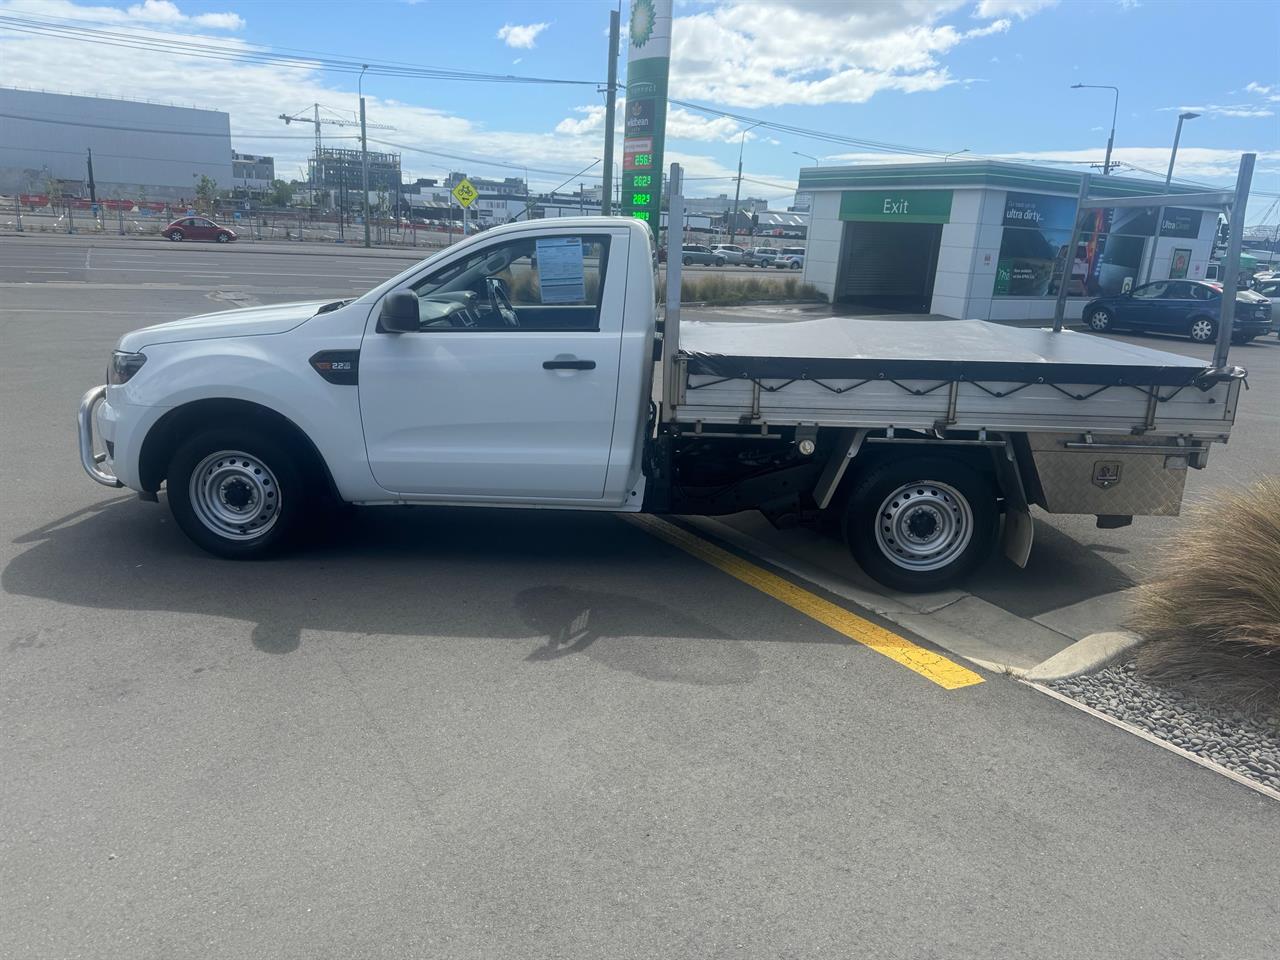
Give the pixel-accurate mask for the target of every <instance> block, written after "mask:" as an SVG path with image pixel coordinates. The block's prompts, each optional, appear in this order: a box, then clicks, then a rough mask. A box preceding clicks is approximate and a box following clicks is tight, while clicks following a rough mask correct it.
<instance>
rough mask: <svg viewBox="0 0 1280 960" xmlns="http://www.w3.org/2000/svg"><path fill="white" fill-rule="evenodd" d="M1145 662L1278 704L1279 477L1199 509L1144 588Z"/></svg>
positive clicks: (1225, 693)
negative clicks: (1152, 578) (1154, 577)
mask: <svg viewBox="0 0 1280 960" xmlns="http://www.w3.org/2000/svg"><path fill="white" fill-rule="evenodd" d="M1131 625H1132V626H1133V628H1134V629H1135V630H1137V631H1138V632H1139V633H1141V634H1143V635H1144V636H1145V637H1146V638H1147V639H1148V640H1149V641H1150V642H1148V643H1146V644H1144V645H1143V646H1142V647H1140V648H1139V650H1138V657H1137V663H1138V669H1139V671H1140V672H1142V673H1144V674H1146V675H1147V676H1149V677H1151V678H1153V679H1157V680H1168V681H1173V682H1183V683H1193V684H1194V685H1195V686H1196V687H1197V688H1199V689H1201V690H1202V691H1203V692H1205V693H1207V694H1210V695H1212V696H1214V697H1215V698H1217V699H1230V700H1232V701H1234V702H1235V703H1237V704H1239V705H1241V706H1244V707H1263V708H1266V709H1275V708H1277V707H1280V477H1268V478H1265V479H1263V480H1261V481H1260V482H1258V483H1255V484H1252V485H1251V486H1248V487H1245V488H1243V489H1235V490H1230V491H1224V492H1220V493H1218V494H1216V495H1214V496H1212V497H1210V498H1208V499H1207V500H1205V501H1203V502H1202V503H1200V504H1199V505H1197V506H1196V507H1195V508H1193V510H1192V512H1191V514H1190V516H1188V517H1187V518H1186V519H1185V520H1184V521H1183V523H1182V524H1181V527H1180V529H1179V531H1178V534H1177V536H1176V538H1175V539H1174V541H1173V542H1172V543H1171V544H1170V546H1169V548H1168V549H1167V550H1166V551H1165V553H1164V555H1163V556H1162V558H1161V563H1160V573H1159V574H1158V576H1157V577H1156V579H1155V580H1153V581H1152V582H1151V583H1149V584H1147V585H1145V586H1143V587H1142V588H1141V590H1139V592H1138V597H1137V603H1136V609H1135V613H1134V615H1133V617H1132V619H1131Z"/></svg>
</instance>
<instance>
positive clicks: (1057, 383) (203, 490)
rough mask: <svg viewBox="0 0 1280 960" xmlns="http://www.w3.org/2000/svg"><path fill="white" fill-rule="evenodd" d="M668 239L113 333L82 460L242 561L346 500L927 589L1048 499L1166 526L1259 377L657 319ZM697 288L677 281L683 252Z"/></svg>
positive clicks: (485, 258) (527, 229)
mask: <svg viewBox="0 0 1280 960" xmlns="http://www.w3.org/2000/svg"><path fill="white" fill-rule="evenodd" d="M655 260H656V258H655V257H654V253H653V249H652V243H651V238H650V233H649V230H648V228H647V227H646V226H645V225H644V224H642V223H639V222H637V221H633V220H630V219H626V218H618V217H613V218H610V217H591V218H574V219H570V218H565V219H555V220H538V221H533V222H521V223H516V224H511V225H508V226H503V227H497V228H495V229H492V230H489V231H487V232H485V233H484V234H482V235H479V236H476V237H472V238H469V239H467V240H465V241H463V242H461V243H458V244H456V245H454V246H452V247H450V248H448V249H446V250H444V251H441V252H440V253H437V254H435V255H434V256H432V257H430V258H428V259H426V260H424V261H422V262H421V263H419V264H417V265H415V266H413V267H411V268H409V269H408V270H406V271H404V272H403V273H401V274H399V275H398V276H395V277H393V278H391V279H390V280H387V281H386V282H385V283H382V284H380V285H379V286H377V287H375V288H374V289H372V290H370V291H369V292H368V293H366V294H364V295H363V296H360V297H358V298H356V299H353V300H342V301H336V302H323V301H316V302H308V303H294V304H287V305H281V306H264V307H254V308H249V309H242V310H231V311H226V312H222V313H214V314H208V315H204V316H197V317H192V318H189V319H186V320H178V321H175V322H172V323H163V324H159V325H157V326H151V327H146V328H143V329H140V330H135V331H133V332H132V333H128V334H126V335H125V336H124V337H123V338H121V340H120V342H119V344H118V346H117V348H116V350H115V351H114V353H113V354H112V356H111V358H110V362H109V367H108V373H107V383H106V384H105V385H103V386H98V387H94V388H93V389H91V390H90V391H88V393H87V394H85V396H84V398H83V400H82V402H81V405H80V412H79V434H80V455H81V461H82V463H83V466H84V468H85V470H86V471H87V472H88V473H89V475H90V476H91V477H92V478H93V479H94V480H96V481H98V482H99V483H102V484H105V485H107V486H111V487H121V486H124V487H128V488H130V489H132V490H135V491H137V492H138V493H139V494H140V495H141V497H142V498H143V499H147V500H156V499H157V494H158V492H159V491H160V490H161V489H162V488H164V489H165V491H166V494H167V499H168V501H169V506H170V509H171V510H172V512H173V515H174V518H175V519H176V521H177V523H178V525H179V526H180V527H181V529H182V530H183V531H184V532H185V533H186V534H187V535H188V536H189V537H190V538H191V539H192V540H194V541H195V542H196V543H197V544H199V545H200V546H201V547H203V548H205V549H206V550H208V551H210V552H212V553H215V554H217V555H219V556H222V557H229V558H236V559H249V558H257V557H262V556H265V555H267V554H269V553H272V552H274V551H277V550H279V549H281V548H282V547H284V546H285V545H286V544H288V543H290V542H291V541H292V540H293V538H294V536H295V535H296V534H297V533H299V531H301V530H302V529H303V528H304V527H306V526H307V525H308V524H311V523H312V522H313V518H315V517H317V516H320V515H321V514H319V513H318V512H317V511H319V510H321V509H322V508H323V505H324V504H325V503H326V502H334V501H336V502H340V503H341V502H345V503H352V504H363V505H389V504H449V505H469V506H474V505H483V506H488V507H526V508H558V509H573V510H596V511H609V512H618V513H631V512H640V511H645V512H651V513H660V514H699V515H722V514H731V513H735V512H738V511H743V510H758V511H761V512H762V513H763V514H764V515H765V516H766V517H767V518H768V519H769V520H770V521H772V522H773V523H774V524H776V525H778V526H788V525H797V524H824V523H825V524H826V525H827V526H829V527H831V528H834V529H836V530H838V531H840V533H841V534H842V535H843V537H844V539H845V541H846V542H847V544H848V546H849V549H850V550H851V551H852V553H853V556H854V557H855V558H856V559H857V561H858V562H859V563H860V564H861V565H862V567H863V568H864V569H865V570H866V572H867V573H869V574H870V575H871V576H873V577H874V578H876V579H877V580H878V581H880V582H881V583H882V584H884V585H886V586H888V587H890V588H893V589H899V590H909V591H921V590H933V589H938V588H941V587H943V586H945V585H947V584H950V583H952V582H954V581H955V580H957V579H958V578H960V577H963V576H964V575H965V574H966V573H968V572H969V571H970V570H972V569H973V568H974V567H975V566H976V565H977V564H979V563H980V562H982V560H983V559H984V558H985V557H986V556H987V555H988V553H989V551H990V550H991V549H992V548H993V546H994V545H996V544H997V543H998V542H1001V541H1003V543H1004V547H1005V550H1006V552H1008V553H1009V555H1010V556H1011V557H1012V558H1013V559H1014V560H1015V561H1016V562H1018V563H1020V564H1025V563H1026V560H1027V557H1028V554H1029V552H1030V550H1031V546H1032V523H1031V518H1030V513H1029V511H1030V508H1031V507H1032V506H1033V505H1036V506H1039V507H1040V508H1042V509H1044V510H1047V511H1050V512H1054V513H1079V514H1091V515H1094V516H1096V517H1097V522H1098V524H1099V525H1100V526H1103V527H1117V526H1122V525H1124V524H1127V523H1128V522H1129V521H1130V519H1131V518H1132V517H1133V516H1134V515H1137V514H1155V515H1175V514H1177V513H1178V510H1179V505H1180V502H1181V499H1182V492H1183V485H1184V482H1185V479H1186V476H1187V470H1188V469H1199V468H1203V467H1204V466H1205V464H1206V462H1207V460H1208V457H1209V449H1210V445H1211V444H1212V443H1215V442H1225V441H1226V440H1227V438H1228V436H1229V434H1230V431H1231V426H1232V422H1233V420H1234V418H1235V413H1236V405H1237V402H1238V400H1239V396H1240V386H1241V382H1242V378H1243V376H1244V371H1243V370H1241V369H1239V368H1223V369H1213V368H1210V367H1207V366H1206V365H1205V364H1204V363H1202V362H1200V361H1198V360H1194V359H1191V358H1188V357H1184V356H1180V355H1177V354H1172V353H1164V352H1160V351H1155V350H1149V349H1144V348H1142V347H1137V346H1132V345H1128V344H1125V343H1121V342H1117V341H1111V340H1106V339H1102V338H1099V337H1095V336H1092V335H1089V334H1085V333H1078V332H1071V331H1064V332H1059V333H1054V332H1052V331H1049V330H1027V329H1014V328H1010V327H1004V326H999V325H996V324H991V323H986V322H982V321H953V322H945V321H928V320H900V321H877V320H865V319H853V318H845V317H826V318H820V319H813V320H805V321H798V322H776V323H698V322H683V323H681V322H677V321H676V319H675V318H674V317H671V318H669V319H670V323H669V324H668V325H667V327H666V328H665V329H662V326H661V324H660V322H659V310H658V300H659V298H658V295H657V281H656V274H655V267H654V264H655ZM668 268H669V269H676V270H678V265H675V264H668Z"/></svg>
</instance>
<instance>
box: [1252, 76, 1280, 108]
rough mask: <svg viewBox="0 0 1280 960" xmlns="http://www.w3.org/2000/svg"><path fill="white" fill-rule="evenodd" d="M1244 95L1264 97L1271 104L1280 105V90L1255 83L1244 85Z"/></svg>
mask: <svg viewBox="0 0 1280 960" xmlns="http://www.w3.org/2000/svg"><path fill="white" fill-rule="evenodd" d="M1244 89H1245V93H1254V94H1257V95H1258V96H1260V97H1265V98H1266V99H1267V100H1269V101H1271V102H1272V103H1280V88H1278V87H1268V86H1264V85H1263V84H1261V83H1258V82H1257V81H1256V80H1255V81H1250V82H1249V83H1247V84H1245V88H1244Z"/></svg>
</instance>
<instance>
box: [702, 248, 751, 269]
mask: <svg viewBox="0 0 1280 960" xmlns="http://www.w3.org/2000/svg"><path fill="white" fill-rule="evenodd" d="M711 249H712V250H714V251H715V252H716V253H719V254H722V255H723V256H724V262H725V263H728V264H731V265H733V266H738V267H740V266H742V265H743V264H744V263H746V262H747V251H746V249H745V248H743V247H740V246H738V245H737V244H736V243H717V244H716V245H715V246H714V247H712V248H711Z"/></svg>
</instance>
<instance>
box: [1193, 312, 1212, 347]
mask: <svg viewBox="0 0 1280 960" xmlns="http://www.w3.org/2000/svg"><path fill="white" fill-rule="evenodd" d="M1188 333H1189V335H1190V337H1191V339H1192V340H1194V341H1195V342H1196V343H1213V341H1215V340H1217V339H1218V324H1217V321H1215V320H1211V319H1210V318H1209V317H1197V318H1196V319H1195V320H1192V321H1191V329H1190V331H1188Z"/></svg>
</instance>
